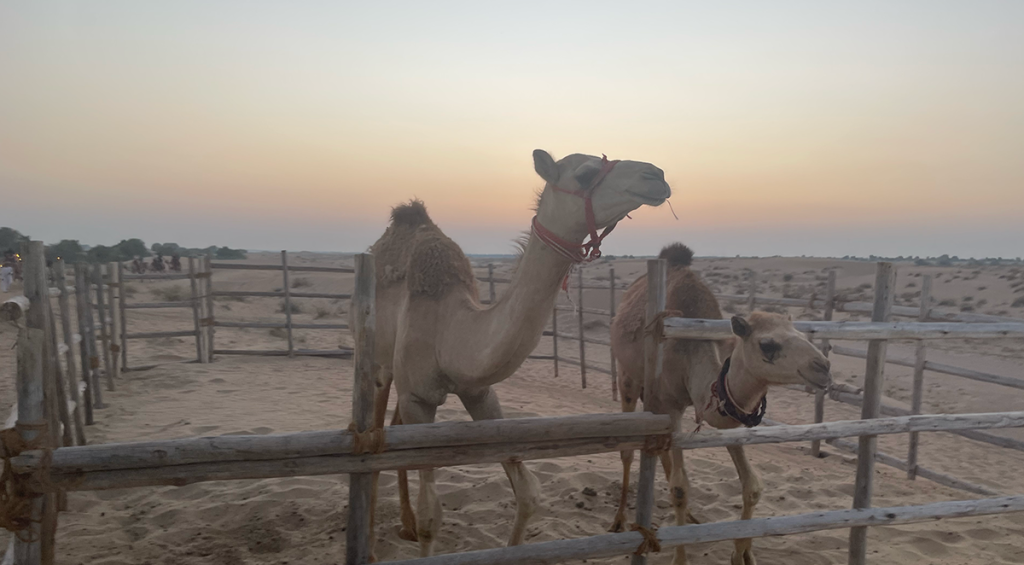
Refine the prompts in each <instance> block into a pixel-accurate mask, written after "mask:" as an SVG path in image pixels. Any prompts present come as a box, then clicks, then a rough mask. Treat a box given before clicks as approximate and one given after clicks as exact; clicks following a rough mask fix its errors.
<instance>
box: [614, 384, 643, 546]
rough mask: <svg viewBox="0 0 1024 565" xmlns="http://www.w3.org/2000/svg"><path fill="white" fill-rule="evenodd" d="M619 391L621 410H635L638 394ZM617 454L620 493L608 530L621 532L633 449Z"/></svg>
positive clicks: (623, 527) (623, 526) (624, 519)
mask: <svg viewBox="0 0 1024 565" xmlns="http://www.w3.org/2000/svg"><path fill="white" fill-rule="evenodd" d="M620 375H621V373H620ZM624 377H625V375H621V376H620V378H624ZM621 393H622V397H621V398H622V400H621V402H622V411H623V412H634V411H636V402H637V399H638V397H639V396H640V395H639V394H631V393H630V392H628V391H626V390H622V391H621ZM619 455H620V457H621V458H622V493H621V495H620V496H619V509H618V510H617V511H616V512H615V520H614V521H613V522H612V525H611V527H610V528H608V531H609V532H622V531H625V530H626V500H627V498H629V468H630V467H631V466H632V465H633V450H632V449H628V450H624V451H622V452H620V453H619Z"/></svg>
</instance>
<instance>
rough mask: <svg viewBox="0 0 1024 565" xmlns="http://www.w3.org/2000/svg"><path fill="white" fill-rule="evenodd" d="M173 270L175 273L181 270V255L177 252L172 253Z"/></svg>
mask: <svg viewBox="0 0 1024 565" xmlns="http://www.w3.org/2000/svg"><path fill="white" fill-rule="evenodd" d="M171 270H172V271H174V272H175V273H180V272H181V256H180V255H178V254H177V253H175V254H174V255H171Z"/></svg>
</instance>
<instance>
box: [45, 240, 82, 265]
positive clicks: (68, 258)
mask: <svg viewBox="0 0 1024 565" xmlns="http://www.w3.org/2000/svg"><path fill="white" fill-rule="evenodd" d="M84 254H85V252H84V251H82V245H81V244H80V243H78V240H77V239H62V240H60V243H55V244H54V245H50V246H48V247H47V248H46V258H47V259H48V260H50V261H53V260H55V259H63V260H64V264H66V265H70V264H72V263H77V262H78V261H81V260H83V259H85V257H84Z"/></svg>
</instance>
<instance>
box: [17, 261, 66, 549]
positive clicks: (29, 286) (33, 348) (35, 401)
mask: <svg viewBox="0 0 1024 565" xmlns="http://www.w3.org/2000/svg"><path fill="white" fill-rule="evenodd" d="M21 255H22V257H24V280H25V290H24V294H25V298H28V301H29V309H28V311H27V312H26V313H25V329H24V331H23V332H21V335H20V336H19V339H18V374H17V377H16V378H17V389H18V422H17V429H18V432H19V434H20V435H21V438H22V440H24V441H25V442H31V443H30V445H32V444H34V445H37V446H39V447H41V448H43V449H46V448H47V447H56V445H57V444H55V443H54V442H53V438H54V434H55V432H56V430H55V429H54V428H53V425H54V419H53V418H52V417H51V416H52V415H53V413H52V411H51V410H52V408H53V406H52V401H53V400H55V399H54V398H53V396H54V391H47V390H46V389H47V388H48V387H47V383H46V381H47V375H46V371H47V364H48V363H47V361H46V357H47V346H46V327H47V323H46V311H47V308H46V306H47V304H48V302H49V289H48V288H47V284H46V258H45V255H44V249H43V242H41V241H29V242H24V243H22V244H21ZM23 350H24V351H23ZM51 380H52V379H51ZM48 397H49V398H48ZM48 400H49V401H50V404H51V407H50V410H47V403H48ZM30 512H31V518H32V523H31V525H30V526H29V532H28V534H29V535H28V537H27V538H26V539H28V540H31V541H27V542H25V541H22V540H21V539H16V540H15V545H14V562H15V563H17V564H19V565H22V564H32V565H36V564H40V563H52V562H53V541H54V538H53V535H54V534H55V533H56V520H57V516H56V512H57V499H56V493H49V494H45V495H42V496H36V497H33V499H32V502H31V510H30Z"/></svg>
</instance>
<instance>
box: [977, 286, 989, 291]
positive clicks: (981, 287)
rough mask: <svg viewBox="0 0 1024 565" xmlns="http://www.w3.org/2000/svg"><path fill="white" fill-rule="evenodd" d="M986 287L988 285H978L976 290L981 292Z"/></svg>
mask: <svg viewBox="0 0 1024 565" xmlns="http://www.w3.org/2000/svg"><path fill="white" fill-rule="evenodd" d="M986 288H988V287H987V286H979V287H978V292H981V291H983V290H985V289H986Z"/></svg>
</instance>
